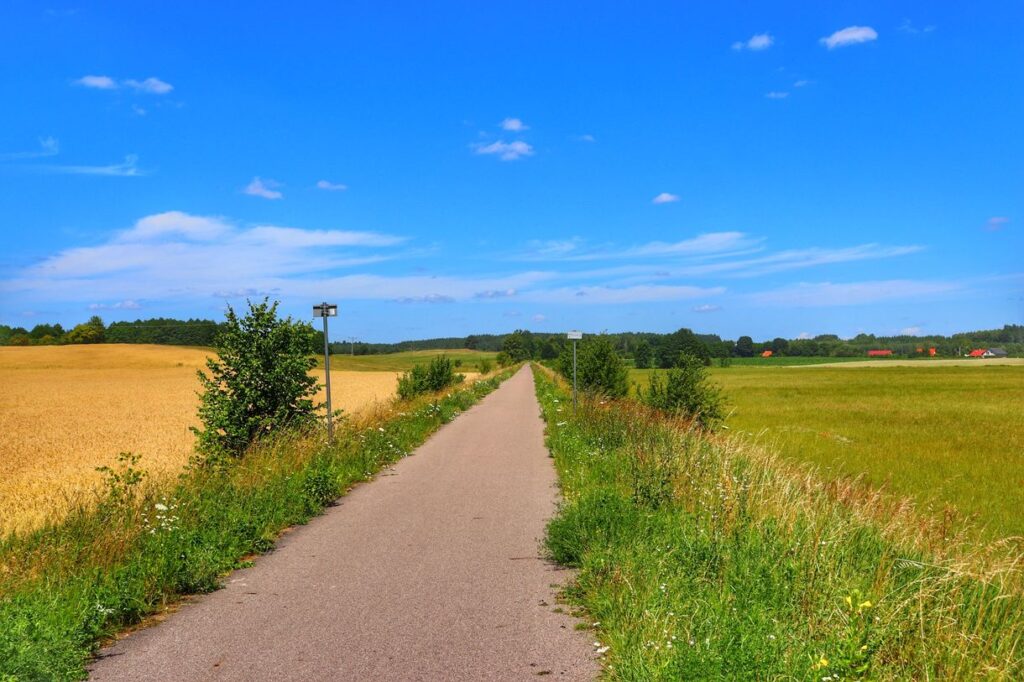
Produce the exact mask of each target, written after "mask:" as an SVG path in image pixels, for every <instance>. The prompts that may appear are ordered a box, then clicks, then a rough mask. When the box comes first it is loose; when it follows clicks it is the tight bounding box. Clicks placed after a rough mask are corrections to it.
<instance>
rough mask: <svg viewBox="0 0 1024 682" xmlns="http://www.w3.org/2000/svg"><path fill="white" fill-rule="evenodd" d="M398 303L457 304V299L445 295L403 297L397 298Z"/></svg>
mask: <svg viewBox="0 0 1024 682" xmlns="http://www.w3.org/2000/svg"><path fill="white" fill-rule="evenodd" d="M395 302H397V303H455V299H454V298H452V297H451V296H446V295H444V294H424V295H423V296H402V297H400V298H396V299H395Z"/></svg>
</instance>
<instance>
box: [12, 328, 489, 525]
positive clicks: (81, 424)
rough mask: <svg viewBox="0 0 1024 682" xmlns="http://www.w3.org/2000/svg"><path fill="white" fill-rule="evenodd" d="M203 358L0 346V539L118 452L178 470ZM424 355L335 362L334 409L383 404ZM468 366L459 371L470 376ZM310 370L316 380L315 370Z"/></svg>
mask: <svg viewBox="0 0 1024 682" xmlns="http://www.w3.org/2000/svg"><path fill="white" fill-rule="evenodd" d="M209 353H210V351H208V350H205V349H201V348H182V347H174V346H148V345H82V346H59V347H52V346H51V347H34V348H0V385H3V387H4V390H3V392H2V393H0V432H2V433H3V434H4V437H3V439H2V441H0V466H2V470H3V473H4V475H3V476H2V477H0V533H2V532H7V531H11V530H20V529H27V528H32V527H37V526H39V525H40V524H42V523H44V522H46V521H47V520H53V519H56V518H59V517H60V514H61V512H62V510H64V509H66V508H67V507H68V505H69V504H72V503H73V502H74V500H76V499H79V498H80V497H81V496H82V495H88V491H89V490H91V489H92V487H93V486H94V485H95V484H96V482H97V481H98V480H99V474H98V473H97V472H96V467H99V466H104V465H110V464H111V463H113V461H114V459H115V458H116V456H117V454H118V453H119V452H122V451H131V452H134V453H136V454H139V455H141V456H142V461H141V466H142V467H143V468H144V469H145V470H147V471H148V472H149V473H150V474H151V475H153V476H167V475H171V474H174V473H176V472H178V471H180V470H181V467H182V466H183V465H184V464H185V463H186V462H187V461H188V458H189V456H190V454H191V453H192V447H193V436H192V433H191V432H190V431H189V427H191V426H195V425H197V424H198V423H197V421H196V418H195V415H196V405H197V397H196V390H197V388H198V384H197V382H196V376H195V371H196V369H197V368H198V367H200V366H202V365H203V362H204V360H205V358H206V357H207V356H208V354H209ZM433 355H437V353H408V354H398V355H394V356H365V357H366V360H365V361H364V360H363V357H359V356H357V357H355V358H352V360H353V362H351V363H347V362H345V360H342V361H340V362H336V363H335V364H334V365H333V366H332V368H331V376H332V386H331V389H332V399H333V406H334V408H335V409H342V410H344V411H346V412H354V411H358V410H360V409H362V408H365V407H367V406H368V405H371V404H373V403H375V402H377V401H385V400H388V399H390V398H391V397H392V396H393V395H394V393H395V388H396V382H397V376H398V372H399V371H401V370H403V369H407V368H408V367H411V366H412V365H413V364H415V363H417V362H425V361H427V360H428V359H429V358H430V357H432V356H433ZM346 359H347V358H346ZM472 359H475V356H474V357H473V358H472ZM472 359H471V358H469V357H467V358H466V360H467V362H464V365H465V366H464V367H463V369H465V370H469V369H471V368H475V364H474V363H472ZM471 365H472V367H471ZM314 372H315V373H317V375H318V377H319V378H321V379H322V376H323V370H322V369H320V370H314ZM466 373H467V375H469V374H470V373H469V372H468V371H467V372H466ZM323 397H324V396H323V391H322V390H321V394H320V395H319V397H318V399H319V400H322V399H323Z"/></svg>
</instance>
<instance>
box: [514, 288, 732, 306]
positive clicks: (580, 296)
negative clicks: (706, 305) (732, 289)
mask: <svg viewBox="0 0 1024 682" xmlns="http://www.w3.org/2000/svg"><path fill="white" fill-rule="evenodd" d="M722 293H725V288H724V287H696V286H688V285H674V284H638V285H635V286H626V287H612V286H603V285H588V286H578V287H561V288H555V289H546V290H543V291H533V292H524V293H523V294H522V299H523V300H526V301H536V302H538V303H573V304H576V303H585V304H595V305H614V304H626V303H652V302H657V301H681V300H686V299H693V298H704V297H707V296H717V295H719V294H722Z"/></svg>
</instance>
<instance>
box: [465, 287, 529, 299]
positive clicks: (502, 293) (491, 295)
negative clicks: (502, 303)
mask: <svg viewBox="0 0 1024 682" xmlns="http://www.w3.org/2000/svg"><path fill="white" fill-rule="evenodd" d="M517 293H518V292H517V291H516V290H515V289H501V290H498V289H488V290H487V291H478V292H476V293H475V294H473V298H483V299H495V298H511V297H513V296H515V295H516V294H517Z"/></svg>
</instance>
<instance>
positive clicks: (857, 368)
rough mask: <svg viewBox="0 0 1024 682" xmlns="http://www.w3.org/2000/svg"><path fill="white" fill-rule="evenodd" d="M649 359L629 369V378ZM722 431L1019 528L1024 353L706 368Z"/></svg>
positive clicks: (998, 530) (991, 528) (832, 473)
mask: <svg viewBox="0 0 1024 682" xmlns="http://www.w3.org/2000/svg"><path fill="white" fill-rule="evenodd" d="M650 373H651V370H632V372H631V380H632V381H633V382H634V383H635V386H634V390H635V389H636V386H643V385H644V384H646V382H647V381H648V377H649V376H650ZM710 375H711V378H712V380H713V381H714V382H715V383H717V384H719V385H720V386H721V388H722V391H723V394H724V396H725V399H726V403H727V408H726V411H727V412H728V413H729V417H728V419H727V420H726V426H727V427H728V431H727V432H731V433H733V434H737V435H740V436H742V437H744V438H746V439H749V440H754V441H757V442H759V443H762V444H765V445H767V446H770V447H772V448H775V449H777V450H778V451H779V452H780V453H781V454H782V455H783V456H784V457H786V458H788V459H790V460H793V461H798V462H808V463H811V464H814V465H817V466H818V467H820V468H821V472H822V473H823V474H824V475H825V476H827V477H829V478H833V479H834V478H839V477H851V476H854V477H856V476H862V477H863V478H864V479H865V481H866V482H867V483H869V484H871V485H873V486H882V487H884V488H886V489H888V490H889V491H891V492H893V493H895V494H896V495H899V496H904V495H909V496H912V497H913V498H914V499H915V500H917V501H918V502H919V503H921V504H922V505H923V506H924V507H926V508H930V510H931V513H934V514H937V515H941V514H943V513H944V510H945V507H946V506H947V505H951V506H953V507H955V508H956V509H957V510H958V511H959V512H960V513H961V514H964V515H968V516H972V517H974V518H975V519H976V522H977V523H978V524H979V525H980V526H982V527H983V532H984V534H985V535H987V536H988V537H1001V536H1007V535H1024V513H1021V509H1024V365H1022V364H1020V362H1019V361H1018V362H1016V363H1015V362H1013V361H1009V362H1005V363H999V364H996V363H990V362H988V361H981V362H979V361H976V360H966V361H960V360H952V361H913V362H912V363H908V364H906V365H904V364H902V363H898V362H896V361H891V360H882V361H877V362H864V363H860V362H858V363H853V362H848V363H843V364H837V365H834V366H818V367H785V366H783V367H777V368H776V367H773V366H770V365H768V366H766V365H765V364H762V365H760V366H733V367H728V368H717V367H715V368H712V369H711V372H710Z"/></svg>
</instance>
